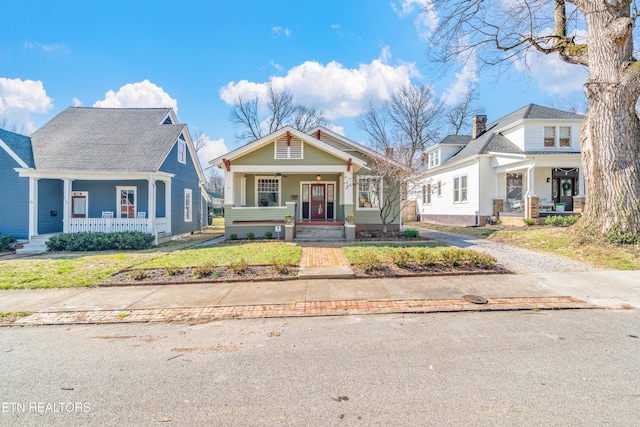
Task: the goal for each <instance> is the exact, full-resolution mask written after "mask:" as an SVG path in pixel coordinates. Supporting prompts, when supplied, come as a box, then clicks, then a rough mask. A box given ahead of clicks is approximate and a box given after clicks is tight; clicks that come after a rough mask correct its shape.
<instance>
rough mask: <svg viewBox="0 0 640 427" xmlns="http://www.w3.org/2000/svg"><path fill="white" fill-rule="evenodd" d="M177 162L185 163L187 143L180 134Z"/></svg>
mask: <svg viewBox="0 0 640 427" xmlns="http://www.w3.org/2000/svg"><path fill="white" fill-rule="evenodd" d="M178 162H180V163H182V164H185V163H187V142H186V141H185V139H184V136H183V135H182V134H180V137H178Z"/></svg>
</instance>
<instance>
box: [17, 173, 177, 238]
mask: <svg viewBox="0 0 640 427" xmlns="http://www.w3.org/2000/svg"><path fill="white" fill-rule="evenodd" d="M172 177H173V175H172V174H167V173H154V174H151V175H150V174H122V175H121V176H119V175H118V174H105V175H98V174H94V175H88V174H76V175H72V176H71V177H64V178H61V177H56V176H54V175H53V174H43V173H40V174H39V176H30V177H29V182H30V191H29V195H30V203H29V234H30V236H31V239H34V238H37V237H38V236H40V235H50V234H57V233H79V232H105V233H112V232H122V231H139V232H144V233H149V234H153V235H154V236H155V239H156V243H158V238H159V237H163V236H170V235H171V197H172V195H171V178H172Z"/></svg>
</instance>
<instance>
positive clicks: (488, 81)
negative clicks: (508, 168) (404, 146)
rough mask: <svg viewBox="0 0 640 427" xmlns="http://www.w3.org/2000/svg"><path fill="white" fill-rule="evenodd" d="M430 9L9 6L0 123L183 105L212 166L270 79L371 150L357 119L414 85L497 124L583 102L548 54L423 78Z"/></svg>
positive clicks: (576, 80) (28, 125)
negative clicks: (470, 92) (475, 98)
mask: <svg viewBox="0 0 640 427" xmlns="http://www.w3.org/2000/svg"><path fill="white" fill-rule="evenodd" d="M429 2H430V0H395V1H393V2H392V1H385V0H375V1H372V0H362V1H358V0H341V1H334V0H325V1H322V2H307V1H300V0H297V1H285V0H268V1H267V0H255V1H249V0H233V1H230V0H226V1H218V0H209V1H189V0H184V1H179V2H177V1H164V0H156V1H146V0H140V1H137V0H128V1H120V0H113V1H109V2H106V1H86V0H82V1H77V0H63V1H59V2H53V1H50V0H47V1H34V0H3V1H2V12H3V16H4V18H5V19H3V21H4V25H3V26H2V29H1V30H0V34H1V37H0V122H2V121H3V120H6V121H7V122H8V123H9V124H12V125H15V126H19V127H23V128H24V129H25V131H26V132H27V133H29V132H32V131H34V130H36V129H37V128H38V127H40V126H42V125H43V124H44V123H45V122H46V121H48V120H49V119H51V118H52V117H53V116H55V115H56V114H58V113H60V112H61V111H62V110H64V109H65V108H67V107H69V106H74V105H75V106H84V107H92V106H95V107H98V106H103V107H152V106H153V107H155V106H173V107H175V108H177V113H178V117H179V120H180V121H181V122H182V123H186V124H188V125H189V129H190V131H191V134H192V136H193V137H194V138H195V137H196V136H197V135H199V134H203V135H204V136H205V137H207V138H208V140H209V142H208V145H207V147H206V148H205V149H204V150H203V152H202V153H201V157H202V158H203V159H207V160H209V159H211V158H213V157H216V156H217V155H220V154H222V153H224V152H225V151H227V150H228V149H233V148H236V147H237V146H238V143H237V142H236V140H235V135H236V129H235V128H234V127H233V126H232V125H231V123H230V122H229V119H228V118H229V111H230V108H231V107H230V105H229V103H230V102H231V100H232V99H235V97H236V96H238V95H244V96H248V95H252V94H256V93H261V92H262V91H264V90H265V85H266V83H268V82H272V83H273V84H274V85H275V86H276V87H287V88H288V89H289V90H290V91H291V92H292V93H293V95H294V97H295V99H296V100H298V101H299V102H301V103H304V104H306V105H312V106H317V107H319V108H321V109H322V110H323V111H324V112H325V114H326V115H327V116H328V117H329V119H330V121H331V123H332V126H333V128H334V129H335V130H336V131H338V132H341V133H343V134H344V135H345V136H347V137H349V138H351V139H353V140H355V141H357V142H362V143H366V137H365V135H364V133H363V132H362V131H360V130H359V129H358V128H357V127H356V125H355V120H354V119H355V118H356V117H357V115H358V114H359V113H360V112H361V111H362V109H363V108H364V107H365V106H366V105H367V103H368V102H370V101H373V102H383V101H384V100H385V99H387V98H388V96H389V94H390V93H392V92H393V91H394V90H395V89H397V88H398V87H400V86H402V85H404V84H407V83H409V82H413V83H420V82H424V83H427V84H430V85H432V86H433V88H434V91H435V94H436V95H437V96H438V97H439V98H442V99H444V100H446V101H447V102H451V101H454V100H455V99H456V98H457V97H458V96H460V95H462V94H463V93H464V91H465V90H466V89H467V88H468V87H469V84H470V83H472V82H477V84H478V88H479V91H480V104H481V105H482V106H484V107H485V109H486V113H487V115H488V119H489V121H491V120H493V119H497V118H499V117H500V116H502V115H504V114H507V113H509V112H511V111H514V110H516V109H518V108H520V107H522V106H524V105H526V104H528V103H531V102H533V103H538V104H542V105H551V106H554V105H560V103H561V102H562V100H563V99H566V98H571V97H578V96H580V93H581V86H582V83H583V82H584V81H585V79H586V71H585V70H584V69H583V68H581V67H579V66H572V65H568V64H564V63H561V62H560V61H559V60H557V59H556V58H554V57H550V56H549V57H543V56H540V57H539V58H538V57H535V58H532V59H533V60H532V61H530V64H533V65H532V68H531V70H530V72H529V73H526V72H524V70H522V67H521V66H520V64H517V63H516V64H514V66H513V67H511V72H510V73H509V74H508V75H506V76H496V75H495V74H496V70H489V71H483V72H482V73H480V72H479V71H478V70H477V69H476V68H475V66H474V62H473V61H471V63H470V65H468V66H467V67H466V68H464V69H460V67H457V68H456V67H453V68H452V69H451V70H450V71H449V72H448V73H447V74H446V75H444V76H434V75H433V74H431V73H430V72H429V70H430V65H429V64H428V62H427V58H426V53H425V44H424V39H425V37H426V35H427V34H428V29H429V26H430V25H433V23H434V22H436V21H437V19H438V17H437V16H433V15H427V14H424V13H423V12H422V11H423V8H422V5H425V4H428V3H429Z"/></svg>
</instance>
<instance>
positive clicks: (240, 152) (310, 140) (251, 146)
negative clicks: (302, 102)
mask: <svg viewBox="0 0 640 427" xmlns="http://www.w3.org/2000/svg"><path fill="white" fill-rule="evenodd" d="M323 129H324V128H323ZM287 132H290V133H291V136H292V137H296V138H298V139H300V140H302V141H304V142H305V143H307V144H311V145H313V146H315V147H317V148H319V149H321V150H323V151H326V152H328V153H330V154H332V155H334V156H336V157H338V158H341V159H343V160H345V161H348V160H349V159H352V161H353V163H354V164H356V165H358V166H360V167H366V164H367V162H366V161H364V160H362V159H360V158H358V157H355V156H353V155H352V154H350V153H347V152H345V151H343V150H341V149H339V148H336V147H335V146H333V145H331V144H328V143H326V142H324V141H322V140H320V139H317V138H316V137H314V136H311V135H307V134H305V133H303V132H300V131H298V130H296V129H294V128H292V127H291V126H285V127H283V128H280V129H278V130H277V131H275V132H272V133H270V134H269V135H266V136H263V137H262V138H260V139H257V140H255V141H252V142H249V143H248V144H245V145H243V146H242V147H239V148H236V149H235V150H231V151H229V152H228V153H225V154H223V155H222V156H220V157H217V158H215V159H213V160H211V161H210V162H209V164H210V165H211V166H218V165H220V164H221V163H222V162H223V160H233V159H236V158H238V157H242V156H244V155H245V154H248V153H250V152H252V151H254V150H257V149H258V148H260V147H262V146H264V145H267V144H269V143H271V142H273V141H275V140H277V139H278V138H280V137H282V136H284V135H286V134H287Z"/></svg>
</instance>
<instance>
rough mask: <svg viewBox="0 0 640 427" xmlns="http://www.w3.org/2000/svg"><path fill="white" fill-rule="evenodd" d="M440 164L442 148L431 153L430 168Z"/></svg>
mask: <svg viewBox="0 0 640 427" xmlns="http://www.w3.org/2000/svg"><path fill="white" fill-rule="evenodd" d="M436 166H440V150H436V151H432V152H431V153H429V169H431V168H435V167H436Z"/></svg>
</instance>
